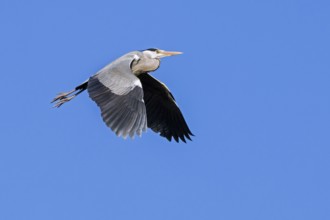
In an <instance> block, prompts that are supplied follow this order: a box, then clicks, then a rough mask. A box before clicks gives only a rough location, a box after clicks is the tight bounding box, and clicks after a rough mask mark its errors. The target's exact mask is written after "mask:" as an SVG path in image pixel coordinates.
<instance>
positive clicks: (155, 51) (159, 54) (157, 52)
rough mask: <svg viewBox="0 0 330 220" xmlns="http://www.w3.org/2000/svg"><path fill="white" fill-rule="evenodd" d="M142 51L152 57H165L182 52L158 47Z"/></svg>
mask: <svg viewBox="0 0 330 220" xmlns="http://www.w3.org/2000/svg"><path fill="white" fill-rule="evenodd" d="M142 53H143V54H144V55H145V56H147V57H149V58H151V59H160V58H163V57H168V56H174V55H179V54H182V52H176V51H165V50H160V49H156V48H150V49H146V50H144V51H142Z"/></svg>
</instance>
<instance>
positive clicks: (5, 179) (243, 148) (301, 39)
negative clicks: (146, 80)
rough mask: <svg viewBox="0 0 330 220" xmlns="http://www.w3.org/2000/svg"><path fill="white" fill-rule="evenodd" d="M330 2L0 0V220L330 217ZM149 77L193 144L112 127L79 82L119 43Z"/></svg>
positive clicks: (112, 55) (112, 53)
mask: <svg viewBox="0 0 330 220" xmlns="http://www.w3.org/2000/svg"><path fill="white" fill-rule="evenodd" d="M329 12H330V3H329V1H325V0H324V1H317V0H316V1H304V0H300V1H298V0H297V1H292V0H285V1H284V0H281V1H279V0H276V1H275V0H274V1H261V0H259V1H258V0H255V1H252V0H251V1H243V0H236V1H215V0H214V1H208V0H206V1H189V2H188V1H178V0H167V1H155V0H153V1H143V0H142V1H140V0H136V1H119V0H118V1H110V0H104V1H64V0H59V1H36V0H31V1H23V0H22V1H17V0H2V1H1V2H0V28H1V34H0V57H1V65H0V72H1V87H0V92H1V93H0V94H1V110H0V111H1V116H0V117H1V122H0V136H1V138H0V143H1V144H0V145H1V146H0V210H1V211H0V219H1V220H25V219H27V220H66V219H67V220H72V219H77V220H78V219H79V220H90V219H93V220H94V219H95V220H105V219H113V220H132V219H134V220H173V219H174V220H175V219H179V220H200V219H207V220H213V219H214V220H218V219H226V220H242V219H244V220H265V219H267V220H292V219H299V220H305V219H306V220H307V219H308V220H310V219H313V220H325V219H330V209H329V204H330V176H329V173H330V159H329V158H330V86H329V83H330V13H329ZM150 47H158V48H161V49H166V50H178V51H183V52H184V54H183V55H181V56H177V57H171V58H166V59H164V60H163V62H162V65H161V68H160V69H159V70H158V71H157V72H155V73H154V75H155V76H156V77H157V78H158V79H160V80H162V81H163V82H165V83H166V84H167V85H168V87H169V88H170V89H171V91H172V92H173V94H174V96H175V98H176V100H177V101H178V103H179V106H180V107H181V109H182V111H183V113H184V115H185V117H186V120H187V122H188V123H189V125H190V128H191V130H192V131H193V133H194V134H195V135H196V136H195V137H194V140H193V142H189V143H188V144H177V143H174V142H171V143H170V142H167V141H166V139H164V138H161V137H159V136H158V135H157V134H155V133H153V132H152V131H150V130H148V132H147V133H145V134H144V135H143V137H142V138H136V139H135V140H134V141H132V140H123V139H120V138H117V137H116V136H115V135H114V134H113V133H112V132H111V131H110V130H109V129H108V128H107V127H106V126H105V125H104V123H103V122H102V120H101V118H100V113H99V110H98V108H97V106H96V105H95V104H94V103H93V102H92V101H91V100H90V99H89V98H88V96H87V94H86V93H84V94H82V95H81V96H79V97H78V98H77V99H75V100H74V101H72V102H71V103H68V104H66V105H64V106H63V107H62V108H60V109H53V108H51V105H50V103H49V102H50V100H51V99H52V98H53V96H54V95H56V93H58V92H60V91H66V90H70V89H72V88H73V87H74V86H76V85H78V84H79V83H81V82H82V81H84V80H85V79H87V78H88V77H89V76H90V75H92V74H94V73H95V72H96V71H97V70H99V69H100V68H102V67H103V66H104V65H106V64H107V63H108V62H111V61H112V60H114V59H115V58H117V57H118V56H120V55H122V54H124V53H126V52H129V51H132V50H139V49H146V48H150Z"/></svg>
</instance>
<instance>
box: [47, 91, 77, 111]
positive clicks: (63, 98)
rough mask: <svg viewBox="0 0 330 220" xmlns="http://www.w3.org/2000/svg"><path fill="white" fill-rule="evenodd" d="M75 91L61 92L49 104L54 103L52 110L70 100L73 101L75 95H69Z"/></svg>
mask: <svg viewBox="0 0 330 220" xmlns="http://www.w3.org/2000/svg"><path fill="white" fill-rule="evenodd" d="M74 91H75V90H72V91H70V92H62V93H59V94H58V95H57V96H56V97H55V98H54V99H53V100H52V102H51V103H54V102H55V105H54V108H58V107H60V106H61V105H63V104H64V103H66V102H68V101H70V100H71V99H73V98H74V97H75V95H71V96H69V95H70V94H72V93H73V92H74Z"/></svg>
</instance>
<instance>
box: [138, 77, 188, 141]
mask: <svg viewBox="0 0 330 220" xmlns="http://www.w3.org/2000/svg"><path fill="white" fill-rule="evenodd" d="M138 78H139V79H140V81H141V83H142V88H143V93H144V101H145V105H146V108H147V118H148V127H149V128H151V129H152V130H153V131H154V132H156V133H160V135H161V136H163V137H165V138H167V139H168V140H169V141H171V139H172V137H173V138H174V140H175V141H176V142H179V139H181V140H182V141H183V142H186V140H185V138H188V139H189V140H191V138H190V136H193V134H192V133H191V131H190V130H189V128H188V125H187V123H186V121H185V119H184V117H183V115H182V113H181V111H180V109H179V107H178V106H177V105H176V103H175V99H174V97H173V95H172V94H171V92H170V91H169V90H168V89H167V87H166V86H165V85H164V84H163V83H161V82H160V81H158V80H157V79H155V78H153V77H152V76H150V75H149V74H147V73H145V74H141V75H139V76H138Z"/></svg>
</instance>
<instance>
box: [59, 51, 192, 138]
mask: <svg viewBox="0 0 330 220" xmlns="http://www.w3.org/2000/svg"><path fill="white" fill-rule="evenodd" d="M176 54H180V53H179V52H166V51H162V50H158V49H148V50H145V51H142V52H140V51H133V52H130V53H127V54H125V55H123V56H122V57H120V58H118V59H117V60H115V61H113V62H112V63H110V64H109V65H107V66H105V67H104V68H103V69H101V70H100V71H99V72H97V73H96V74H95V75H93V76H92V77H90V78H89V79H88V80H87V81H85V82H84V83H82V84H81V85H79V86H77V87H76V88H75V89H74V90H72V91H70V92H68V93H61V94H59V95H58V96H57V97H55V99H54V100H53V102H56V104H55V106H56V107H60V106H61V105H62V104H64V103H65V102H67V101H70V100H71V99H72V98H74V97H75V96H77V95H78V94H79V93H81V92H82V91H84V90H86V89H87V91H88V93H89V96H90V98H91V99H92V100H94V101H95V102H96V104H97V105H98V106H99V107H100V110H101V115H102V118H103V121H104V122H105V123H106V124H107V126H108V127H110V128H111V129H112V130H113V131H114V132H115V133H116V134H117V135H118V136H123V137H124V138H126V137H127V136H128V135H129V136H130V137H134V135H135V134H137V135H139V136H140V135H141V134H142V132H143V131H145V130H146V129H147V127H149V128H151V129H152V130H153V131H155V132H157V133H160V135H161V136H164V137H166V138H167V139H168V140H171V139H172V137H173V138H174V139H175V140H176V141H177V142H178V141H179V138H180V139H181V140H182V141H184V142H185V138H188V139H190V135H192V133H191V131H190V130H189V128H188V126H187V124H186V122H185V120H184V118H183V116H182V113H181V111H180V109H179V108H178V106H177V105H176V103H175V100H174V97H173V95H172V94H171V93H170V91H169V90H168V88H167V87H166V86H165V85H164V84H163V83H161V82H160V81H158V80H156V79H155V78H153V77H152V76H150V75H149V73H150V72H152V71H155V70H156V69H158V67H159V65H160V58H161V57H164V56H171V55H176ZM74 92H76V93H75V94H73V95H71V96H70V94H72V93H74Z"/></svg>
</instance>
